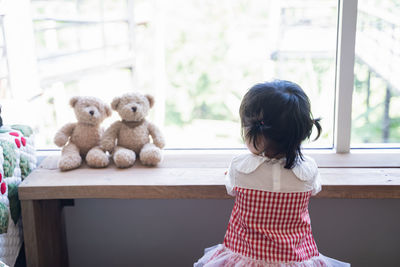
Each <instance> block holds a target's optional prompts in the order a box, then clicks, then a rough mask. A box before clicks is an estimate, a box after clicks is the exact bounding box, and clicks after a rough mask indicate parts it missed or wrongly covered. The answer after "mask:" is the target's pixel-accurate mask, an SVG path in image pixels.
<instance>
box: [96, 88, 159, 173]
mask: <svg viewBox="0 0 400 267" xmlns="http://www.w3.org/2000/svg"><path fill="white" fill-rule="evenodd" d="M153 105H154V98H153V97H152V96H151V95H142V94H140V93H128V94H124V95H122V96H120V97H116V98H114V99H113V101H112V103H111V108H112V109H113V110H116V111H117V112H118V114H119V115H120V117H121V118H122V120H121V121H116V122H114V123H113V124H112V125H111V126H110V127H109V128H108V129H107V130H106V132H105V133H104V135H103V137H102V139H101V141H100V148H101V149H102V150H103V151H108V152H110V153H112V157H113V160H114V163H115V165H116V166H117V167H119V168H127V167H130V166H132V165H133V164H134V163H135V160H136V156H138V157H139V160H140V162H141V163H142V164H144V165H148V166H154V165H157V164H158V163H159V162H161V160H162V152H161V149H162V148H163V147H164V145H165V142H164V137H163V135H162V133H161V131H160V130H159V129H158V128H157V127H156V126H155V125H154V124H153V123H151V122H149V121H147V120H146V119H145V117H146V116H147V114H148V112H149V110H150V108H151V107H153ZM150 136H151V138H152V140H153V142H152V143H151V142H150ZM103 159H104V160H105V159H106V155H105V154H104V155H103ZM96 167H101V166H96Z"/></svg>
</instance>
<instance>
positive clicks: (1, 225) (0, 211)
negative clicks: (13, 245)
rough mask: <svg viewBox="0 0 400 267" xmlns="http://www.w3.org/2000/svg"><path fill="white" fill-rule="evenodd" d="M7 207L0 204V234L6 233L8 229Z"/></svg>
mask: <svg viewBox="0 0 400 267" xmlns="http://www.w3.org/2000/svg"><path fill="white" fill-rule="evenodd" d="M8 213H9V210H8V207H7V206H6V205H5V204H3V203H0V234H4V233H7V229H8Z"/></svg>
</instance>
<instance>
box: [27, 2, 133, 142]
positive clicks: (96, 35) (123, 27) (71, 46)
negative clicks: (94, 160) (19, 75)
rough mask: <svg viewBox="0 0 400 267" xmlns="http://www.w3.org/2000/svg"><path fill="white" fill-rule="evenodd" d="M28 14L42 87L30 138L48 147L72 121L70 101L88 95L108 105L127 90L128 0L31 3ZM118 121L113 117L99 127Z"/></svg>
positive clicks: (129, 66) (129, 74)
mask: <svg viewBox="0 0 400 267" xmlns="http://www.w3.org/2000/svg"><path fill="white" fill-rule="evenodd" d="M129 1H131V0H129ZM32 14H33V26H34V34H35V40H36V54H37V63H38V69H39V75H40V86H41V89H42V93H41V94H40V95H38V96H37V97H36V98H34V99H33V100H32V102H34V103H33V105H35V106H36V107H37V109H39V113H40V114H41V120H39V121H37V122H36V124H37V125H34V127H35V129H36V130H37V131H38V134H37V135H36V137H35V139H36V146H37V147H38V148H51V147H55V145H54V144H53V137H54V134H55V133H56V131H57V130H58V129H59V128H60V127H61V126H63V125H64V124H65V123H67V122H73V121H75V115H74V113H73V110H72V109H71V108H70V107H69V105H68V100H69V98H71V97H72V96H75V95H82V96H84V95H89V96H97V97H99V98H100V99H102V100H103V101H105V102H106V103H111V100H112V99H113V97H115V96H117V95H120V94H123V93H125V92H127V91H129V90H132V87H133V79H132V77H133V75H132V72H133V67H134V54H133V50H132V48H133V45H132V39H131V37H130V35H129V31H130V29H129V27H130V25H129V23H128V20H127V15H128V11H127V0H97V1H92V0H75V1H71V0H57V1H40V0H33V1H32ZM117 119H118V115H117V114H114V116H113V117H112V118H109V119H107V120H106V121H105V122H104V126H105V127H107V126H108V125H109V124H110V123H111V122H112V121H114V120H117Z"/></svg>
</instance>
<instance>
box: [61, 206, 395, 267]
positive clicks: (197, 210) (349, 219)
mask: <svg viewBox="0 0 400 267" xmlns="http://www.w3.org/2000/svg"><path fill="white" fill-rule="evenodd" d="M232 206H233V201H232V200H99V199H91V200H75V206H74V207H66V208H65V216H66V227H67V239H68V249H69V256H70V266H72V267H74V266H85V267H88V266H96V267H102V266H113V267H115V266H192V264H193V262H194V261H195V260H196V259H197V258H199V257H200V256H201V255H202V253H203V249H204V248H205V247H207V246H211V245H214V244H217V243H219V242H222V240H223V236H224V233H225V229H226V225H227V223H228V220H229V216H230V212H231V209H232ZM399 207H400V199H399V200H349V199H312V200H311V202H310V214H311V220H312V225H313V232H314V236H315V239H316V241H317V245H318V248H319V250H320V252H321V253H323V254H325V255H327V256H330V257H333V258H337V259H340V260H344V261H348V262H351V263H352V266H355V267H357V266H363V267H369V266H371V267H372V266H374V267H375V266H380V267H384V266H399V262H400V253H399V250H400V212H399V211H400V209H399Z"/></svg>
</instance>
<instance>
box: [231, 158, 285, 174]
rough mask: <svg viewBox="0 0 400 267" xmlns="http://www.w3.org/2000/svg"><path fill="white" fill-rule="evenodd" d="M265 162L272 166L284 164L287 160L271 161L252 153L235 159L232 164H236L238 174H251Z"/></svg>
mask: <svg viewBox="0 0 400 267" xmlns="http://www.w3.org/2000/svg"><path fill="white" fill-rule="evenodd" d="M264 162H268V163H270V164H275V163H284V162H285V158H281V159H271V158H268V157H265V156H261V155H255V154H253V153H250V154H244V155H240V156H238V157H236V158H235V159H233V162H232V163H234V164H235V169H236V170H237V171H238V172H241V173H245V174H249V173H252V172H253V171H255V170H256V169H257V168H258V167H259V166H260V165H261V164H263V163H264Z"/></svg>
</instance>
